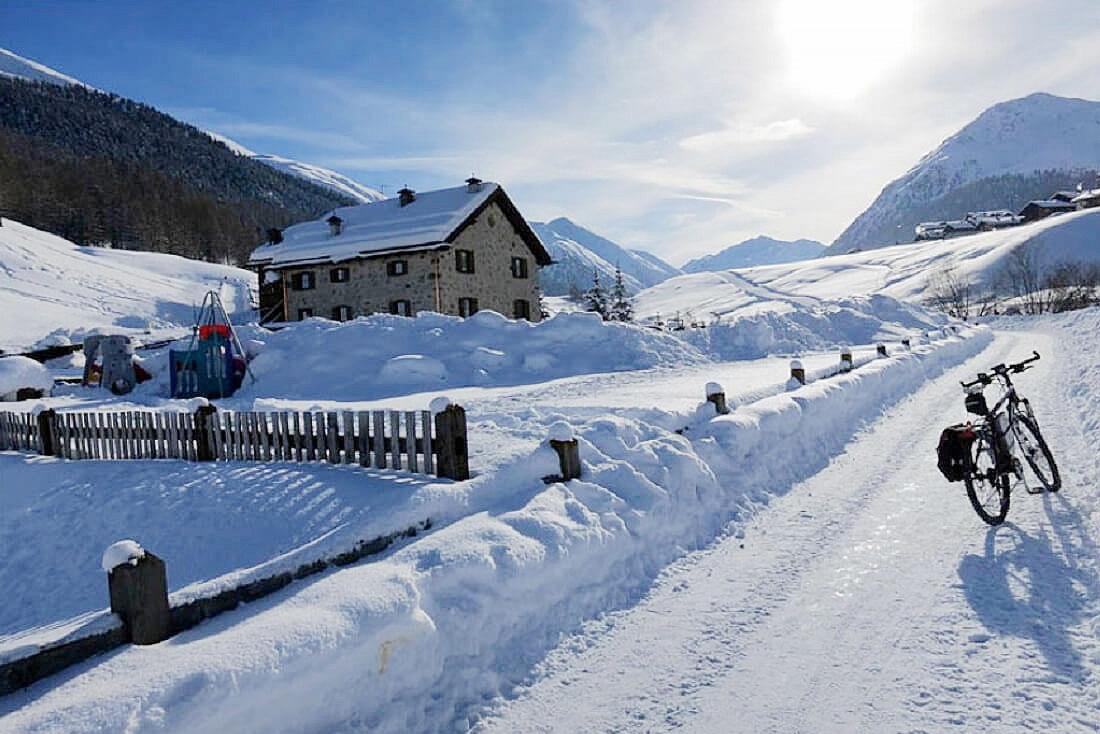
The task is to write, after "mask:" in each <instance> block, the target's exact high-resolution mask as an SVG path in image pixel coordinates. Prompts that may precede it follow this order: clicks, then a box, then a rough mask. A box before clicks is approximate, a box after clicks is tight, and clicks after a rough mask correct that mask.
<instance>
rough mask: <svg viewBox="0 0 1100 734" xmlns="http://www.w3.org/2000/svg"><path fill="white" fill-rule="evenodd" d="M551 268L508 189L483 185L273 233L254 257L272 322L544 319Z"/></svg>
mask: <svg viewBox="0 0 1100 734" xmlns="http://www.w3.org/2000/svg"><path fill="white" fill-rule="evenodd" d="M550 262H551V259H550V254H549V253H548V252H547V250H546V248H545V247H544V246H543V244H542V242H541V241H540V240H539V238H538V235H536V234H535V233H534V231H532V229H531V227H530V226H529V225H528V224H527V221H526V220H525V219H524V218H523V217H522V216H521V215H520V213H519V211H518V210H517V209H516V207H515V205H514V204H513V203H512V201H511V200H510V199H509V198H508V195H507V194H505V193H504V189H503V188H501V187H500V185H499V184H496V183H491V182H483V181H480V180H479V179H476V178H470V179H468V180H467V181H466V185H465V186H459V187H455V188H450V189H440V190H438V191H428V192H423V193H417V192H414V191H412V190H410V189H408V188H405V189H402V190H401V191H400V192H398V197H397V198H394V199H386V200H384V201H377V202H372V203H369V204H361V205H359V206H351V207H342V208H340V209H337V210H336V211H334V212H332V213H331V215H330V216H327V217H325V218H324V219H321V220H317V221H312V222H303V223H301V224H296V225H294V226H293V227H288V228H287V229H286V230H284V231H281V232H280V231H279V230H272V231H269V232H268V242H266V243H265V244H263V245H261V246H260V247H258V248H256V250H254V251H253V252H252V255H251V257H250V258H249V265H250V266H251V267H253V268H255V269H256V270H257V272H258V274H259V278H260V313H261V321H263V322H265V323H266V322H272V321H300V320H302V319H305V318H309V317H310V316H323V317H325V318H331V319H334V320H337V321H346V320H348V319H351V318H355V317H356V316H363V315H369V314H372V313H391V314H399V315H403V316H412V315H415V314H416V313H417V312H418V311H436V312H439V313H444V314H452V315H455V316H470V315H472V314H474V313H476V312H477V311H479V310H482V309H491V310H493V311H497V312H499V313H502V314H504V315H505V316H508V317H511V318H517V319H527V320H529V321H538V320H539V318H540V308H539V295H540V292H539V283H538V268H540V267H542V266H545V265H549V264H550Z"/></svg>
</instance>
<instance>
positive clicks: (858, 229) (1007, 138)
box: [829, 92, 1100, 253]
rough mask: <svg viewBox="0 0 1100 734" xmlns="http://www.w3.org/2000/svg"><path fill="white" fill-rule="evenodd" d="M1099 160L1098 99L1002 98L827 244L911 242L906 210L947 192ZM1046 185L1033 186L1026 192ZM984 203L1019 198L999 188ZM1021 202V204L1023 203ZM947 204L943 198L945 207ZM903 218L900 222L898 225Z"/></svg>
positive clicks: (833, 248)
mask: <svg viewBox="0 0 1100 734" xmlns="http://www.w3.org/2000/svg"><path fill="white" fill-rule="evenodd" d="M1098 161H1100V102H1093V101H1089V100H1084V99H1071V98H1066V97H1057V96H1054V95H1051V94H1046V93H1041V92H1040V93H1035V94H1032V95H1029V96H1027V97H1023V98H1020V99H1014V100H1010V101H1007V102H1001V103H999V104H996V105H994V106H992V107H990V108H989V109H987V110H985V111H984V112H982V113H981V115H979V116H978V117H977V118H976V119H975V120H974V121H973V122H971V123H969V124H968V125H966V126H965V127H963V128H962V129H961V130H960V131H959V132H958V133H956V134H955V135H952V136H951V137H949V138H948V139H947V140H945V141H944V142H943V143H941V144H940V145H939V146H938V147H937V148H936V149H935V150H933V151H931V152H930V153H928V154H927V155H925V156H924V157H922V158H921V159H920V161H918V162H917V164H916V165H914V166H913V167H912V168H911V169H909V171H907V172H906V173H905V174H904V175H902V176H901V177H899V178H897V179H895V180H894V181H892V182H890V183H889V184H887V186H886V187H885V188H884V189H883V190H882V192H881V193H880V194H879V195H878V197H877V198H876V199H875V201H874V202H873V203H872V204H871V205H870V206H869V207H868V208H867V209H866V210H865V211H864V212H863V213H862V214H860V215H859V216H858V217H857V218H856V219H855V220H854V221H853V222H852V223H851V224H850V225H849V226H848V227H847V229H845V230H844V232H843V233H841V235H840V236H839V237H837V239H836V240H835V241H834V242H833V243H832V244H831V245H830V246H829V252H830V253H842V252H849V251H851V250H853V249H855V248H862V249H866V248H872V247H883V246H886V245H892V244H895V243H896V241H897V240H898V239H899V238H900V239H901V241H903V242H908V241H910V240H911V239H912V236H913V227H914V226H915V225H916V223H917V222H916V221H912V219H913V216H912V215H911V214H909V212H910V211H911V210H915V209H919V208H920V207H927V206H929V205H933V204H935V202H937V201H938V200H941V199H943V198H944V197H945V196H947V195H949V194H950V193H951V192H952V191H957V190H959V189H962V188H964V187H967V186H974V185H976V184H977V183H978V182H980V181H982V180H985V179H991V178H993V177H997V176H1005V175H1012V174H1017V175H1029V174H1032V173H1034V172H1039V171H1061V172H1064V174H1065V176H1066V177H1067V178H1069V179H1072V177H1073V175H1074V173H1075V172H1084V171H1090V170H1092V169H1095V168H1096V166H1097V162H1098ZM1050 193H1051V192H1050V191H1034V192H1031V193H1030V194H1028V195H1029V196H1031V197H1036V196H1046V195H1048V194H1050ZM984 196H985V197H986V198H985V199H984V200H985V201H986V203H987V205H986V206H974V207H973V208H974V210H981V209H1000V208H1005V207H1011V206H1015V205H1017V204H1019V202H1010V201H1004V200H1002V199H1003V198H1004V196H1003V194H999V193H998V191H997V189H996V187H993V188H992V189H991V190H990V191H988V192H985V193H984ZM1023 203H1026V201H1025V202H1023ZM946 208H947V209H950V208H951V207H950V206H949V205H948V206H947V207H946ZM922 213H923V217H924V218H926V219H959V218H962V217H963V216H964V215H965V214H966V211H965V210H963V211H950V210H944V211H942V212H940V213H941V214H942V216H939V217H935V216H930V214H931V212H928V211H927V208H926V209H924V210H923V212H922ZM899 225H900V226H899Z"/></svg>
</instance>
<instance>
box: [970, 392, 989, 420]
mask: <svg viewBox="0 0 1100 734" xmlns="http://www.w3.org/2000/svg"><path fill="white" fill-rule="evenodd" d="M965 403H966V412H967V413H973V414H974V415H987V414H988V413H989V406H987V405H986V404H985V395H982V394H981V393H980V392H972V393H967V395H966V401H965Z"/></svg>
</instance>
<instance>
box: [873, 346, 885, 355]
mask: <svg viewBox="0 0 1100 734" xmlns="http://www.w3.org/2000/svg"><path fill="white" fill-rule="evenodd" d="M875 350H876V351H878V356H880V357H885V356H886V345H885V344H879V345H878V346H876V347H875Z"/></svg>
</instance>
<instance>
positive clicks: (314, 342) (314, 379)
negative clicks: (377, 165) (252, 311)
mask: <svg viewBox="0 0 1100 734" xmlns="http://www.w3.org/2000/svg"><path fill="white" fill-rule="evenodd" d="M257 331H262V330H259V329H257ZM260 338H262V340H263V341H264V342H266V346H265V348H264V351H263V352H262V353H260V354H259V355H258V356H257V357H256V359H255V360H253V362H252V364H251V369H252V372H253V374H254V375H255V376H256V378H257V381H256V383H255V384H249V383H248V382H247V381H246V384H245V387H244V388H243V389H242V390H241V391H239V392H238V393H237V397H240V398H246V399H252V398H280V399H318V398H325V399H333V400H371V399H377V398H383V397H391V396H394V395H404V394H409V393H414V392H424V391H429V390H438V389H441V388H444V389H445V388H453V387H464V386H475V385H520V384H530V383H538V382H544V381H546V380H552V379H557V378H561V377H569V376H573V375H581V374H590V373H597V372H616V371H622V370H635V369H647V368H650V367H658V366H671V365H686V364H699V363H706V362H707V361H708V358H707V357H706V356H705V355H704V354H702V353H701V352H700V351H699V350H698V349H697V348H695V347H693V346H691V345H690V344H687V343H685V342H684V341H683V340H681V339H678V338H676V337H675V336H673V335H672V334H669V333H664V332H660V331H655V330H652V329H646V328H643V327H640V326H635V325H630V324H612V323H605V322H604V321H602V320H601V319H600V317H599V316H597V315H596V314H591V313H562V314H558V315H556V316H554V317H552V318H550V319H546V320H544V321H541V322H539V323H537V324H533V323H530V322H527V321H523V320H519V321H513V320H511V319H508V318H505V317H504V316H501V315H500V314H498V313H495V312H492V311H479V312H478V313H476V314H474V315H473V316H472V317H470V318H467V319H462V318H458V317H456V316H444V315H440V314H437V313H431V312H423V313H420V314H419V315H417V316H416V317H414V318H409V317H404V316H390V315H383V314H375V315H374V316H367V317H361V318H358V319H355V320H353V321H346V322H333V321H327V320H325V319H308V320H306V321H302V322H297V323H295V324H293V325H291V326H289V327H287V328H284V329H281V330H279V331H276V332H264V333H263V336H262V337H260ZM161 389H163V388H161Z"/></svg>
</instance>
